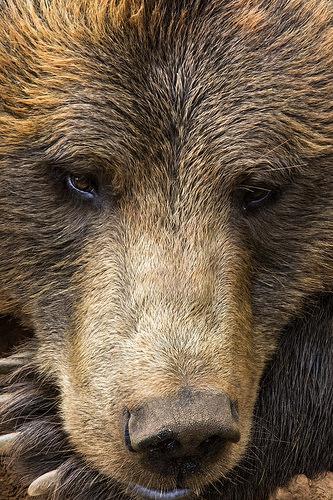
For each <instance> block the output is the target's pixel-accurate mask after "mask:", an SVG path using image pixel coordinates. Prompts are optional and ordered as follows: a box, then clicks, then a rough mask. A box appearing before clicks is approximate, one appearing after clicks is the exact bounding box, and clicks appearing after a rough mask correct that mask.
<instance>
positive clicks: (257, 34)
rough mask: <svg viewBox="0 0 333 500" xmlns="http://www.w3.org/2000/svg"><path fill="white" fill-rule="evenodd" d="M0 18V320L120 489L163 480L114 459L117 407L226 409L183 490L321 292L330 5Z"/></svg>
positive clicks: (225, 467) (82, 446)
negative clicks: (250, 201)
mask: <svg viewBox="0 0 333 500" xmlns="http://www.w3.org/2000/svg"><path fill="white" fill-rule="evenodd" d="M0 14H1V16H0V135H1V143H0V314H2V315H4V314H7V315H13V316H15V317H16V318H18V319H19V320H20V321H22V323H23V324H24V325H25V326H26V327H28V328H30V329H31V330H33V331H34V333H35V337H36V340H35V342H36V354H35V358H34V364H35V371H36V373H37V374H38V377H37V380H38V381H39V382H37V384H36V383H33V384H32V385H33V387H34V388H33V389H32V390H33V391H36V390H37V393H38V391H42V390H43V389H42V382H40V380H45V381H47V389H46V391H44V392H45V395H46V397H47V398H48V397H51V396H48V394H49V392H48V391H49V388H48V387H49V385H51V386H53V387H54V390H55V393H56V394H57V396H56V399H55V400H54V404H55V405H56V406H57V407H58V412H59V419H60V420H59V421H58V424H57V425H56V429H58V430H59V429H62V431H64V432H65V433H66V435H67V436H68V441H69V443H70V447H71V449H75V450H76V452H77V454H78V455H80V456H81V457H82V460H83V462H84V463H85V464H89V466H90V467H92V468H93V469H96V470H98V473H99V474H102V475H104V476H105V477H106V478H108V479H106V481H112V483H113V482H114V483H115V484H117V485H118V486H119V488H120V489H121V491H127V490H128V485H129V484H130V483H138V484H141V485H144V486H147V487H148V485H149V487H151V488H154V489H160V488H161V489H164V490H171V489H174V488H175V487H178V485H177V480H176V478H172V477H169V478H167V477H164V476H162V475H161V474H157V473H152V472H151V471H149V470H147V469H146V468H145V467H143V466H142V463H141V461H140V459H139V458H138V456H137V455H134V454H131V452H130V451H129V450H127V449H126V448H125V446H124V414H125V413H126V412H131V411H135V410H136V409H137V408H140V407H141V406H142V405H144V404H145V403H146V402H147V401H149V400H151V399H154V398H156V397H165V398H167V397H177V395H178V394H179V393H180V391H181V390H182V389H184V388H187V389H188V388H191V389H193V390H199V391H200V390H208V391H211V392H213V393H214V392H216V393H220V392H223V393H225V394H227V395H228V397H229V398H230V400H232V401H237V404H238V408H239V426H240V430H241V439H240V440H239V442H238V443H232V444H231V445H230V446H228V447H227V448H225V449H224V451H223V450H222V451H221V453H220V456H219V459H218V460H217V461H216V463H214V464H212V465H210V466H209V467H206V466H204V465H203V467H202V469H201V470H200V472H198V473H197V474H196V475H193V477H188V478H186V480H184V482H185V486H186V487H188V488H191V489H192V490H193V491H194V492H196V493H197V494H200V493H201V492H202V491H203V490H204V489H205V488H206V487H207V486H208V484H209V483H212V482H215V481H217V480H219V478H220V477H223V476H226V475H228V474H229V473H230V470H231V469H233V468H234V467H235V466H237V464H238V463H239V462H240V461H241V459H242V457H243V455H244V453H245V452H246V449H247V446H248V443H249V439H250V436H251V428H252V426H253V424H255V421H254V420H253V412H254V407H255V403H256V400H257V395H258V390H259V383H260V380H261V377H262V375H263V371H264V369H265V367H266V365H267V363H268V362H269V360H270V358H271V357H272V355H273V353H274V351H275V349H276V344H277V341H278V338H279V336H280V334H281V332H282V331H283V330H284V329H285V328H286V326H287V325H288V324H290V322H292V321H293V320H295V318H300V317H301V316H302V314H303V311H304V308H305V307H306V305H307V304H308V302H309V301H310V297H313V296H316V295H318V294H320V293H327V294H329V293H331V292H332V289H333V286H332V285H333V257H332V256H333V252H332V246H333V236H332V235H333V216H332V214H333V175H332V164H333V128H332V123H333V110H332V95H333V74H332V73H333V72H332V69H333V36H332V19H333V8H332V2H331V0H316V1H309V0H287V1H285V2H280V1H278V0H276V1H272V0H261V1H259V0H222V1H221V0H143V1H134V0H133V1H130V0H121V1H112V0H99V1H97V0H66V1H65V0H35V1H32V0H23V1H22V0H20V1H19V0H4V1H2V2H1V3H0ZM73 176H75V177H78V176H79V177H80V176H81V178H82V176H85V179H88V180H89V181H91V183H92V184H93V185H94V186H95V188H96V190H95V195H94V196H93V197H92V198H91V199H89V200H87V199H84V197H82V196H81V195H80V194H78V193H77V192H74V190H73V189H72V188H71V187H70V184H69V182H68V180H69V179H71V178H72V177H73ZM257 188H261V189H266V190H269V191H270V192H271V193H272V196H271V197H270V198H269V199H268V202H267V203H265V204H263V206H261V207H259V208H257V209H253V210H250V209H248V210H245V208H248V207H247V205H246V203H245V200H246V199H247V197H246V193H249V192H250V193H251V190H253V189H257ZM302 339H303V337H302ZM309 362H310V360H309ZM324 369H325V367H324ZM299 372H300V373H302V369H301V367H299ZM329 375H331V373H329ZM319 380H320V382H322V380H321V379H320V378H319ZM272 384H273V381H272ZM283 384H285V380H284V381H283ZM296 389H297V385H296V386H295V391H296ZM277 394H281V397H284V396H283V387H282V388H281V389H279V390H278V389H277ZM295 394H297V392H295ZM33 399H34V398H33ZM33 399H32V403H31V404H32V405H33V406H34V408H35V409H36V405H35V404H34V403H33ZM42 399H43V400H44V396H43V398H42ZM261 401H262V404H264V399H262V400H260V399H259V403H258V404H259V405H260V404H261ZM271 401H272V400H271ZM273 401H274V400H273ZM37 403H38V398H37ZM18 404H20V403H18ZM41 404H42V403H41ZM43 404H44V403H43ZM45 404H46V403H45ZM323 404H324V403H323V402H321V405H323ZM20 405H21V404H20ZM22 405H23V402H22ZM274 405H275V402H274ZM37 408H38V404H37ZM42 408H43V406H41V408H40V410H41V411H42ZM31 411H33V410H31ZM38 411H39V410H38ZM321 411H324V410H323V409H321ZM31 415H32V413H31ZM307 420H309V418H308V419H307ZM326 422H327V421H326V420H325V426H326V425H327V423H326ZM18 423H19V422H18ZM44 423H46V421H45V422H44ZM42 424H43V422H41V424H40V425H42ZM51 424H52V422H51ZM325 428H329V427H325ZM82 429H84V433H83V432H82ZM31 432H34V431H33V429H32V430H31ZM52 432H53V431H52ZM22 439H24V436H23V437H22ZM52 439H54V440H55V442H56V437H54V438H52ZM324 439H325V438H324V437H322V436H321V437H320V441H321V442H322V443H323V446H324V448H325V443H324ZM62 442H63V441H62V438H60V441H59V443H60V444H61V443H62ZM50 446H51V445H50ZM271 446H273V444H272V443H271ZM273 447H274V446H273ZM327 453H328V451H327ZM321 455H322V456H325V455H324V454H323V453H321ZM290 456H292V455H290ZM303 463H304V462H303ZM314 464H315V466H316V470H317V469H318V466H317V465H316V461H315V460H314ZM36 466H37V467H38V464H37V465H36ZM85 467H86V465H85ZM300 467H301V466H300ZM28 469H29V467H28ZM319 469H321V465H320V467H319ZM258 470H259V465H258V464H257V466H256V467H255V471H258ZM300 472H305V471H301V470H300ZM241 474H242V477H243V476H244V477H245V475H246V474H245V472H244V471H243V472H242V473H241ZM253 477H257V472H255V473H253ZM110 478H111V479H110ZM280 480H281V481H283V480H284V479H283V478H282V477H280V478H279V479H276V482H277V483H279V482H280ZM254 481H257V482H258V479H255V480H254ZM259 482H261V478H260V480H259ZM101 487H103V486H101ZM262 488H263V489H262V491H263V494H266V493H265V491H264V487H262Z"/></svg>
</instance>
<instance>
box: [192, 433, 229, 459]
mask: <svg viewBox="0 0 333 500" xmlns="http://www.w3.org/2000/svg"><path fill="white" fill-rule="evenodd" d="M224 442H225V441H224V439H223V438H222V437H221V436H218V435H217V434H214V435H213V436H209V437H208V438H206V439H205V440H204V441H202V442H201V443H200V445H199V447H198V451H199V452H200V454H201V455H208V454H211V453H214V452H216V451H218V450H219V449H220V448H222V446H223V444H224Z"/></svg>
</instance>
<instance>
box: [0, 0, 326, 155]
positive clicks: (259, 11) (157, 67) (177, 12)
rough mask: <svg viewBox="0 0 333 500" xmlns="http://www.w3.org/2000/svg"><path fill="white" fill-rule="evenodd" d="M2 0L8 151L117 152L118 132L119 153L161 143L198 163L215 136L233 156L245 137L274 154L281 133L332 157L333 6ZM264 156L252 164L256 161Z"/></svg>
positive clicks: (300, 1)
mask: <svg viewBox="0 0 333 500" xmlns="http://www.w3.org/2000/svg"><path fill="white" fill-rule="evenodd" d="M1 5H2V7H1V9H2V10H3V11H4V12H3V13H2V15H1V20H0V40H1V41H0V67H1V71H0V127H1V131H2V135H3V136H4V137H6V141H4V142H3V143H2V145H1V146H0V153H1V152H3V154H4V155H6V154H8V151H11V152H12V151H13V149H14V148H16V147H17V146H18V144H19V143H20V142H22V140H23V139H24V138H25V140H26V141H29V142H28V144H29V150H30V151H31V149H32V147H33V143H31V139H32V138H33V140H34V141H38V140H39V142H38V147H39V150H46V149H49V150H50V148H51V149H52V148H53V154H55V155H56V154H57V151H59V150H62V151H64V150H66V151H68V152H69V155H70V156H75V155H76V154H77V151H78V150H80V151H81V153H84V154H88V153H89V151H91V150H92V149H94V150H95V152H96V151H98V152H99V153H100V154H101V155H102V156H103V159H105V158H110V157H111V156H112V154H110V151H111V148H105V144H107V141H108V140H109V138H110V131H112V134H111V135H112V140H113V143H112V148H113V153H114V154H115V155H116V156H117V157H118V158H121V156H122V155H123V152H124V150H126V151H131V155H132V156H133V155H135V154H137V152H139V156H140V157H147V154H148V153H149V150H153V149H154V150H155V151H157V150H158V148H156V144H159V145H160V148H159V151H158V152H157V156H160V157H161V156H163V155H164V154H165V153H167V154H168V153H169V152H168V151H166V149H168V146H166V144H169V145H170V148H171V149H172V150H173V153H174V152H175V151H176V150H178V151H180V150H181V149H182V151H183V154H184V155H185V156H186V155H187V157H188V158H189V157H190V158H191V161H193V155H195V156H196V157H197V156H198V155H200V154H203V152H204V150H207V149H212V148H213V146H214V144H217V143H219V146H218V151H217V150H216V152H215V153H216V158H221V153H222V152H223V156H224V158H225V163H228V164H229V163H230V162H233V164H236V163H237V161H238V160H239V158H238V157H237V155H236V156H235V154H234V152H235V144H234V141H235V137H238V147H239V145H241V146H242V147H243V146H245V148H246V147H247V144H248V143H249V142H251V144H253V145H254V146H255V147H256V148H257V151H261V145H262V142H263V141H264V142H265V143H266V145H267V147H268V150H270V151H275V149H274V148H276V147H279V144H282V143H285V141H286V138H287V137H289V138H291V137H294V143H295V145H298V146H299V145H301V147H302V149H303V153H307V154H309V155H316V154H325V153H327V152H328V151H331V145H332V127H331V123H332V110H331V108H330V107H329V106H327V105H326V103H327V101H328V100H329V99H330V98H331V95H332V85H333V84H332V81H333V78H332V73H331V68H332V58H333V36H332V27H331V20H332V7H331V2H330V1H329V0H316V1H309V0H287V1H286V2H278V1H273V2H272V1H271V0H260V1H259V0H246V1H245V0H232V1H221V0H119V1H117V0H67V1H65V0H35V1H32V0H7V1H6V2H4V3H3V4H1ZM310 5H311V8H310ZM267 39H269V40H270V43H269V44H267ZM314 40H315V43H314ZM324 95H327V100H326V101H325V99H324ZM300 107H303V108H304V109H303V110H302V112H301V116H302V118H300V114H299V111H300V109H299V108H300ZM84 117H86V120H84ZM244 117H246V119H244ZM51 122H52V127H51V125H50V123H51ZM319 123H320V127H319ZM156 124H158V126H156ZM51 128H52V130H50V129H51ZM279 128H280V131H279V130H278V129H279ZM41 131H42V132H41ZM55 131H56V132H55ZM254 131H256V133H255V134H254ZM55 134H56V135H55ZM82 134H85V138H84V141H82ZM263 135H265V137H263ZM65 137H67V138H69V140H70V141H71V145H69V144H67V143H66V144H64V142H63V141H64V140H65V139H64V138H65ZM143 137H146V138H148V137H149V144H148V139H147V140H146V141H145V144H144V145H143V144H142V141H144V139H143ZM202 137H205V144H203V143H202ZM223 138H224V139H223ZM41 141H43V144H42V145H41ZM75 141H76V142H77V145H75ZM83 142H84V144H85V145H87V147H86V151H83V150H82V143H83ZM185 144H186V147H182V146H183V145H185ZM36 145H37V143H36ZM64 146H65V147H64ZM70 148H71V149H70ZM103 148H104V153H103ZM186 149H187V153H186ZM226 152H228V158H226V157H225V155H226ZM285 152H288V153H289V150H288V148H287V146H286V147H285ZM273 156H275V155H272V157H273ZM178 160H179V158H178ZM259 160H260V159H259ZM259 160H258V158H249V157H248V158H247V162H248V164H250V163H251V162H253V163H255V164H256V163H258V161H259ZM298 160H299V159H298ZM126 163H128V159H127V160H126ZM259 163H260V161H259ZM265 163H266V164H269V163H270V158H267V155H266V158H265Z"/></svg>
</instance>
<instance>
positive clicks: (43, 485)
mask: <svg viewBox="0 0 333 500" xmlns="http://www.w3.org/2000/svg"><path fill="white" fill-rule="evenodd" d="M57 479H58V470H57V469H56V470H52V471H51V472H47V473H46V474H43V476H40V477H39V478H37V479H35V481H34V482H33V483H31V484H30V486H29V489H28V495H29V497H39V496H42V495H47V494H48V493H49V492H50V489H51V488H54V487H55V486H56V483H57Z"/></svg>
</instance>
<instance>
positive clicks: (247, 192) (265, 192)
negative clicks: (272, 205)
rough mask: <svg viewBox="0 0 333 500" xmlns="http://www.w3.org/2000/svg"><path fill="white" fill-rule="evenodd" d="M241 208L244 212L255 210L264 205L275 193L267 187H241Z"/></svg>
mask: <svg viewBox="0 0 333 500" xmlns="http://www.w3.org/2000/svg"><path fill="white" fill-rule="evenodd" d="M239 190H240V192H241V203H242V208H243V209H244V210H246V211H251V210H255V209H257V208H260V207H262V206H264V205H266V204H267V203H268V202H270V201H271V200H272V198H273V195H274V193H275V191H274V190H273V189H269V188H267V187H257V186H241V187H240V189H239Z"/></svg>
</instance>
